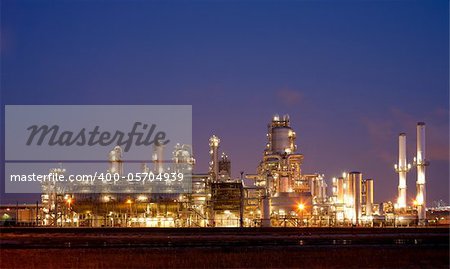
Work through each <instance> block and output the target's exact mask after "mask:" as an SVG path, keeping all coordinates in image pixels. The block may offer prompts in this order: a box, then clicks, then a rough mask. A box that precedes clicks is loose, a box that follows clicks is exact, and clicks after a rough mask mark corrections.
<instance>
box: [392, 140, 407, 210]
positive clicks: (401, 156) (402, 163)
mask: <svg viewBox="0 0 450 269" xmlns="http://www.w3.org/2000/svg"><path fill="white" fill-rule="evenodd" d="M410 168H411V165H409V164H407V163H406V134H405V133H401V134H399V136H398V164H396V165H395V171H396V172H397V173H398V198H397V208H398V209H405V207H406V173H408V171H409V169H410Z"/></svg>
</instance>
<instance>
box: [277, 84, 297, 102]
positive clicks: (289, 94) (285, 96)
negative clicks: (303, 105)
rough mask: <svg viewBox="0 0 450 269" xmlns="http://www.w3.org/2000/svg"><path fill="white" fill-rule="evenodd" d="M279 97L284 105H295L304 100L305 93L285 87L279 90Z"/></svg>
mask: <svg viewBox="0 0 450 269" xmlns="http://www.w3.org/2000/svg"><path fill="white" fill-rule="evenodd" d="M277 98H278V100H279V101H280V102H281V103H282V104H283V105H286V106H293V105H297V104H299V103H300V102H301V101H302V99H303V95H302V94H301V93H300V92H299V91H296V90H291V89H287V88H284V89H280V90H278V91H277Z"/></svg>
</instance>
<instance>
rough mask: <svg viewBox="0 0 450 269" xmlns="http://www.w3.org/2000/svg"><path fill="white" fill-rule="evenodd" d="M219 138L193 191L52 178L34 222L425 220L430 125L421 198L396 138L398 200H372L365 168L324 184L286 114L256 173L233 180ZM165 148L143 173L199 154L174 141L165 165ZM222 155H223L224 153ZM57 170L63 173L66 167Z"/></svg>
mask: <svg viewBox="0 0 450 269" xmlns="http://www.w3.org/2000/svg"><path fill="white" fill-rule="evenodd" d="M220 142H221V141H220V139H219V137H217V136H215V135H213V136H212V137H211V138H210V139H209V147H210V151H209V154H210V163H209V171H208V172H206V173H203V174H195V173H194V174H192V177H191V181H189V184H190V186H188V187H189V190H190V191H189V192H187V193H181V194H180V193H176V192H175V191H174V193H159V192H158V188H157V186H156V187H151V189H148V188H150V187H145V188H146V189H142V192H140V193H117V192H114V186H112V185H110V184H109V185H108V184H105V185H104V186H96V188H98V189H96V190H97V191H95V192H94V193H92V189H91V190H90V192H89V193H88V192H87V191H86V189H84V188H92V186H87V185H82V184H81V185H79V186H77V189H76V191H72V192H70V193H69V192H64V191H63V190H61V189H59V188H58V186H57V185H55V183H45V184H43V185H42V195H41V197H42V200H41V205H39V212H35V213H36V218H34V217H33V218H32V219H33V221H35V222H37V223H38V224H39V225H43V226H76V227H307V226H316V227H317V226H325V227H326V226H368V227H372V226H389V225H395V226H409V225H417V224H420V225H425V224H426V195H425V194H426V192H425V182H426V180H425V178H426V177H425V167H426V166H427V165H428V162H427V161H426V159H425V124H424V123H419V124H418V125H417V156H416V158H415V160H414V165H415V166H416V167H417V170H418V178H417V198H416V202H414V204H411V205H408V204H407V201H406V174H407V172H408V171H409V170H410V169H411V167H412V166H411V165H409V164H407V161H406V135H405V134H403V133H402V134H400V136H399V162H398V164H396V165H395V170H396V171H397V172H398V174H399V187H398V199H397V201H396V203H382V204H377V203H375V202H374V183H375V182H376V181H375V180H373V179H372V178H365V177H364V176H363V174H362V173H361V172H357V171H352V172H347V173H343V174H342V176H340V177H338V178H332V179H331V180H330V182H329V183H330V186H328V184H327V183H326V180H325V178H324V175H323V174H320V173H312V174H307V173H304V172H303V171H302V162H303V159H304V156H303V154H301V153H299V151H298V148H297V145H296V133H295V131H294V130H293V129H292V127H291V123H290V118H289V116H288V115H284V116H278V115H275V116H273V117H272V119H271V121H270V122H269V124H268V129H267V144H266V145H265V148H264V153H263V156H262V158H261V161H260V163H259V165H258V167H257V169H256V173H254V174H244V173H241V175H240V177H238V178H233V177H232V173H231V167H232V162H231V159H230V158H229V157H228V155H227V154H225V153H220ZM161 147H162V146H155V148H154V149H153V154H152V160H149V164H151V167H152V168H149V165H148V164H146V163H143V164H142V171H144V172H148V171H149V170H150V169H153V170H154V171H155V172H162V171H164V170H165V169H171V171H188V172H189V171H190V172H192V171H193V169H194V166H195V159H194V156H193V155H192V149H191V147H190V146H189V145H179V144H177V145H176V147H175V148H174V150H173V152H172V156H171V157H170V159H171V160H172V161H171V163H172V164H171V166H170V167H169V168H168V167H167V166H164V165H163V160H164V159H166V158H164V156H163V154H164V153H163V152H164V151H163V150H162V148H161ZM219 156H220V157H219ZM124 157H125V156H123V153H122V150H121V148H120V147H119V146H116V147H115V148H114V149H112V150H111V152H110V153H109V155H108V159H109V168H108V170H107V172H108V173H112V174H122V173H123V165H124V164H125V165H126V161H125V158H124ZM51 172H52V173H66V171H65V169H64V168H62V167H59V168H54V169H52V170H51ZM142 188H144V187H142Z"/></svg>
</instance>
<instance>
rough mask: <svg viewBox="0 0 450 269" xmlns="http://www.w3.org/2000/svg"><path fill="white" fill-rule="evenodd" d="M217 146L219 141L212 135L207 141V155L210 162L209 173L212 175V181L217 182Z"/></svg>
mask: <svg viewBox="0 0 450 269" xmlns="http://www.w3.org/2000/svg"><path fill="white" fill-rule="evenodd" d="M219 144H220V139H219V138H218V137H217V136H215V135H213V136H211V138H210V139H209V154H210V155H211V161H210V162H209V172H210V173H211V174H212V179H213V181H217V180H218V177H219Z"/></svg>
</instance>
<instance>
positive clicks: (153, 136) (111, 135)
mask: <svg viewBox="0 0 450 269" xmlns="http://www.w3.org/2000/svg"><path fill="white" fill-rule="evenodd" d="M191 145H192V107H191V106H189V105H174V106H169V105H156V106H153V105H148V106H120V105H100V106H84V105H67V106H65V105H56V106H52V105H51V106H44V105H7V106H6V107H5V190H6V192H7V193H41V192H43V191H44V192H45V191H47V190H48V189H49V188H50V189H52V188H53V189H57V190H58V191H59V192H74V193H77V192H82V193H98V192H115V193H185V192H190V190H191V175H192V168H193V164H194V159H193V157H192V150H191Z"/></svg>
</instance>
